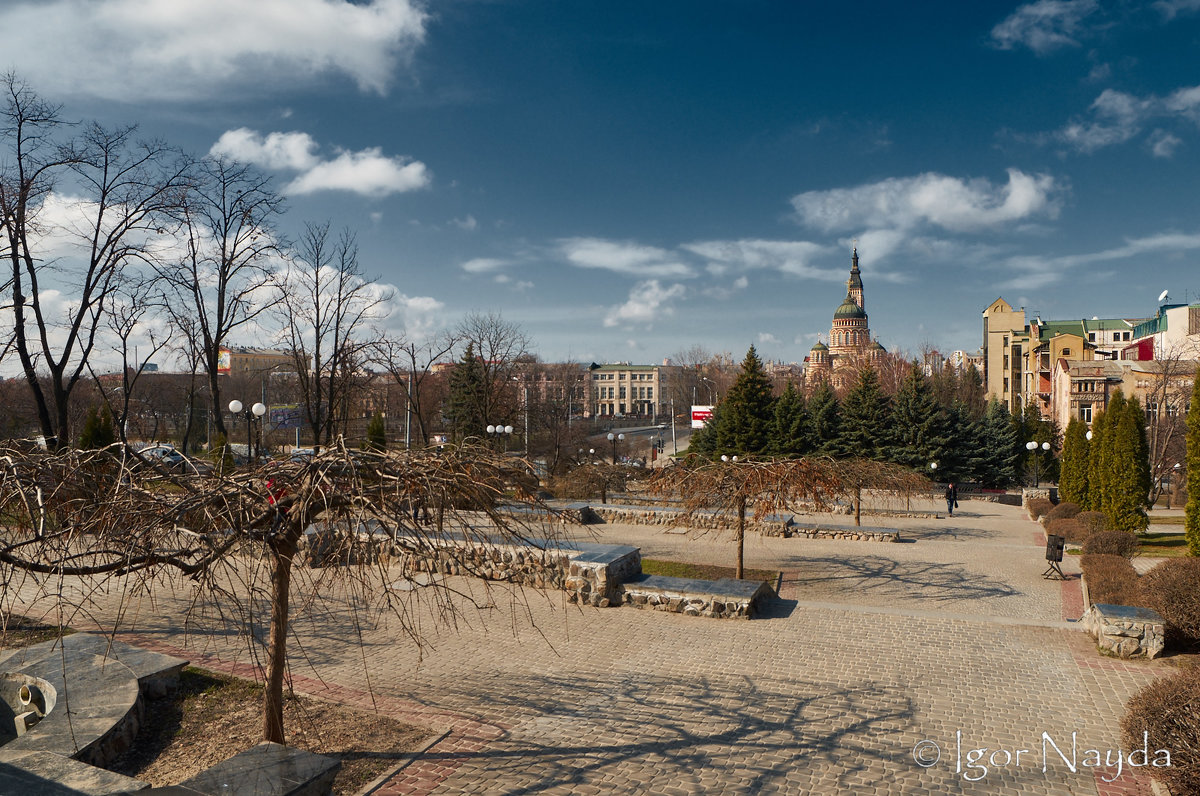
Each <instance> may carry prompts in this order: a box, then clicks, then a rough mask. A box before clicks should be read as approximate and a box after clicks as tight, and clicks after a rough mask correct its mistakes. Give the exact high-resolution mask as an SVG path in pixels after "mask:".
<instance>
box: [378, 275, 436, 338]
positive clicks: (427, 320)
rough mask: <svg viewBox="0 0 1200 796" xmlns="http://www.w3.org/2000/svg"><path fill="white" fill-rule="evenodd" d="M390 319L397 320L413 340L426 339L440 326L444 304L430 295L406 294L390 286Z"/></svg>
mask: <svg viewBox="0 0 1200 796" xmlns="http://www.w3.org/2000/svg"><path fill="white" fill-rule="evenodd" d="M391 289H392V290H393V291H394V293H393V294H392V302H391V310H392V314H391V319H392V320H394V321H398V322H399V323H400V325H401V326H403V328H404V331H405V332H406V333H407V334H408V335H409V336H410V337H411V338H412V339H414V340H428V339H429V338H430V337H432V336H433V335H434V334H435V333H436V332H437V331H438V329H439V328H440V325H439V322H438V321H439V319H440V318H441V317H442V316H443V314H444V312H445V309H446V305H445V304H444V303H443V302H441V301H438V300H437V299H435V298H433V297H431V296H408V295H405V294H404V293H401V292H400V291H399V290H396V289H395V288H391Z"/></svg>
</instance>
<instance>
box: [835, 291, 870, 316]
mask: <svg viewBox="0 0 1200 796" xmlns="http://www.w3.org/2000/svg"><path fill="white" fill-rule="evenodd" d="M865 317H867V313H865V312H863V308H862V307H860V306H858V305H857V304H855V303H854V299H852V298H850V295H849V294H847V295H846V300H845V301H843V302H842V303H841V306H839V307H838V308H837V309H836V310H834V311H833V319H834V320H835V321H836V320H838V319H839V318H865Z"/></svg>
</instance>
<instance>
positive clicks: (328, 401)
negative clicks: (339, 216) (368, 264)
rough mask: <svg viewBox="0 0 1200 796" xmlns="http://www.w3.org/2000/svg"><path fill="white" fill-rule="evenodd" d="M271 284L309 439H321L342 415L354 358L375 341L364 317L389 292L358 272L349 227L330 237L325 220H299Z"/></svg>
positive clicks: (356, 371) (326, 441)
mask: <svg viewBox="0 0 1200 796" xmlns="http://www.w3.org/2000/svg"><path fill="white" fill-rule="evenodd" d="M276 289H277V290H278V291H279V302H278V303H277V304H276V310H277V314H278V316H279V320H280V323H281V325H282V327H283V337H284V340H285V342H286V344H287V346H288V348H289V350H290V351H291V352H292V359H293V362H294V363H295V367H296V382H297V385H298V386H299V388H300V389H299V392H300V401H301V405H302V407H303V411H304V417H305V420H306V422H307V424H308V428H309V431H310V433H311V434H312V441H313V447H314V448H319V447H321V446H328V445H330V444H331V443H332V442H333V438H334V433H335V430H336V429H337V428H338V427H339V424H343V425H344V423H345V419H346V415H345V413H346V407H347V404H348V401H349V398H350V395H351V392H352V390H353V388H354V387H355V385H356V382H357V380H358V378H359V375H360V373H361V367H360V366H361V365H362V364H363V362H364V361H365V359H366V357H367V354H368V352H373V351H375V350H376V348H377V347H376V345H375V341H374V339H373V338H372V337H371V336H369V335H367V334H366V333H367V332H368V329H367V324H368V322H369V321H371V320H372V319H373V318H374V317H375V315H376V313H377V311H378V310H379V308H380V307H381V306H382V305H384V304H385V303H387V301H388V300H389V298H390V296H389V294H388V293H386V292H385V291H382V290H380V289H378V287H377V285H376V283H375V281H374V280H368V279H364V278H363V276H362V272H361V270H360V269H359V265H358V245H357V243H356V242H355V239H354V236H353V234H351V233H350V231H349V230H345V231H343V232H342V233H341V235H340V236H339V237H338V238H337V240H331V238H330V233H329V224H328V223H325V224H309V225H307V226H306V227H305V230H304V234H303V235H302V236H301V239H300V244H299V250H298V251H297V252H296V255H295V257H294V260H293V262H292V263H291V264H290V265H289V267H288V268H287V269H286V270H284V271H281V272H280V273H279V274H278V277H277V281H276Z"/></svg>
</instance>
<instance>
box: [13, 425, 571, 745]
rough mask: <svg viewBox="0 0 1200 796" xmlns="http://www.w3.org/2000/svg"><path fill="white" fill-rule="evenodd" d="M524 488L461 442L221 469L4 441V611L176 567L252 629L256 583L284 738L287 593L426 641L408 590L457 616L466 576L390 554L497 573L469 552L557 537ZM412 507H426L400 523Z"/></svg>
mask: <svg viewBox="0 0 1200 796" xmlns="http://www.w3.org/2000/svg"><path fill="white" fill-rule="evenodd" d="M532 487H536V484H535V483H533V482H532V481H531V479H530V477H529V476H528V470H527V469H526V468H525V467H523V466H522V465H521V463H520V462H518V461H517V460H514V459H510V458H506V457H500V456H496V455H494V454H492V453H491V452H490V451H487V450H483V449H478V448H470V447H461V448H460V447H453V446H447V447H446V448H445V449H444V450H443V451H442V452H440V453H438V452H433V451H425V450H421V451H413V452H406V451H396V452H376V451H368V452H357V451H356V452H354V454H353V455H351V453H350V452H349V451H347V450H346V449H345V448H344V447H343V446H335V447H333V448H331V449H328V450H326V451H324V452H322V453H321V454H320V455H318V456H315V457H313V458H312V459H310V460H308V461H305V462H286V463H275V464H274V465H267V466H266V467H264V468H261V469H241V470H237V471H234V472H233V473H231V474H228V475H222V474H221V471H220V470H216V471H214V472H213V473H211V474H197V473H191V474H180V473H173V472H169V471H167V470H166V469H163V468H161V467H159V466H157V465H155V464H154V463H153V462H148V461H141V460H138V459H137V458H136V455H135V454H130V453H127V452H126V451H125V449H123V448H122V447H121V446H120V445H114V446H110V447H108V448H106V449H102V450H97V451H68V452H63V453H54V452H43V451H36V450H34V451H30V450H27V449H22V448H18V447H6V448H0V505H2V506H3V507H4V510H5V516H6V520H5V523H4V525H3V526H2V528H0V583H3V591H2V592H0V598H2V599H3V600H4V610H5V613H6V614H7V613H9V612H11V611H12V610H13V609H14V608H16V607H17V604H18V603H22V604H24V603H27V602H29V601H34V602H37V601H40V600H46V599H49V600H53V601H55V603H56V604H57V605H58V606H59V608H60V611H61V610H67V611H73V612H85V611H87V610H89V609H87V608H86V606H87V605H88V604H89V602H90V600H89V594H90V593H91V590H98V589H101V588H107V587H108V584H109V579H111V578H113V577H116V576H125V577H124V579H123V580H122V583H123V584H124V585H125V586H126V587H130V584H132V585H133V587H134V588H136V589H141V590H144V591H147V592H150V593H153V591H154V590H155V589H161V588H164V587H171V586H173V585H175V584H173V582H172V579H171V578H170V576H171V575H172V574H175V575H178V576H184V577H185V580H184V581H183V582H184V583H186V584H188V588H190V589H192V590H193V591H194V593H193V595H192V604H193V605H199V604H201V603H202V602H203V600H205V599H211V600H212V602H213V604H215V605H218V606H220V610H222V611H227V610H229V609H230V608H231V607H232V608H233V609H238V610H237V613H236V614H235V617H236V618H237V619H238V621H239V622H240V623H241V626H242V627H243V628H244V631H245V632H246V633H247V634H249V635H250V636H251V637H252V638H253V637H254V636H253V634H252V633H251V628H252V627H253V624H254V619H255V618H256V617H257V616H259V615H260V614H261V611H260V610H259V608H260V607H261V606H259V605H258V604H257V603H256V601H257V600H261V599H263V597H264V595H265V599H266V600H267V602H268V603H269V606H268V608H267V610H268V612H269V616H270V621H269V626H268V632H267V640H266V642H265V646H266V666H265V681H266V688H265V689H264V693H263V739H264V740H268V741H274V742H277V743H283V742H284V727H283V685H284V675H285V672H286V670H287V661H288V648H287V635H288V632H289V626H290V623H291V622H292V620H293V616H292V613H291V595H292V593H293V591H295V593H296V595H297V597H298V599H299V598H303V602H301V603H299V604H300V605H308V604H309V601H311V600H316V599H319V598H320V596H321V595H327V594H329V593H331V592H337V591H338V590H339V588H340V589H342V590H344V591H345V593H346V599H347V600H348V603H349V605H351V606H358V605H368V606H372V607H373V608H374V610H377V611H379V612H390V613H391V614H392V615H393V616H395V617H396V618H397V619H398V620H399V621H400V623H401V626H402V630H403V634H404V635H405V636H407V637H408V638H409V639H410V640H411V641H413V642H415V643H420V642H421V632H422V629H421V627H420V626H419V623H418V621H417V619H416V618H415V617H414V615H413V614H412V613H411V605H410V602H409V601H410V599H413V597H412V595H413V594H414V593H417V592H419V593H420V595H421V599H426V600H429V601H431V602H432V603H433V604H434V606H435V609H436V610H437V611H438V613H437V614H436V615H438V616H441V617H442V618H444V619H446V620H447V621H451V620H452V619H453V615H454V612H456V611H458V610H460V608H459V606H460V605H461V603H460V599H459V598H461V597H462V591H463V590H462V589H456V588H455V585H454V582H453V581H449V580H447V579H445V578H440V579H413V580H409V579H408V577H407V576H406V574H405V573H404V572H398V571H397V569H396V568H392V567H390V566H389V561H390V559H391V557H392V556H399V557H401V558H404V557H418V558H420V557H430V556H434V555H439V554H440V555H441V556H442V557H443V558H446V557H450V558H452V559H453V562H452V563H453V565H454V571H455V572H457V573H460V574H462V575H466V576H480V577H485V576H486V575H491V576H493V577H495V573H492V572H488V573H486V574H485V573H484V572H483V571H481V570H479V569H478V567H479V564H477V563H476V562H477V561H478V559H477V558H475V557H473V556H472V555H471V552H472V551H478V549H479V548H481V547H492V546H495V545H497V544H505V543H521V544H526V545H528V544H530V542H529V541H528V540H529V539H530V538H531V537H536V538H545V539H554V538H555V537H556V536H558V535H561V529H562V527H563V526H562V524H561V522H560V521H558V520H557V518H556V517H554V515H553V513H552V512H549V511H548V510H547V509H545V507H543V506H541V505H540V504H539V503H538V501H537V500H536V498H534V497H533V496H532V494H531V488H532ZM418 508H421V509H424V510H425V511H427V512H428V513H429V514H430V521H429V522H426V523H423V524H417V523H415V522H414V523H411V524H410V523H408V522H407V520H408V518H409V517H412V516H413V515H414V514H415V513H417V509H418ZM531 509H532V510H531ZM306 532H307V533H306ZM306 538H307V539H308V540H309V542H308V544H307V545H304V546H302V540H305V539H306ZM452 539H453V540H454V541H453V542H452ZM318 550H319V552H320V558H319V559H317V558H314V556H315V555H316V553H317V551H318ZM348 562H354V563H348ZM302 564H303V565H305V566H302ZM327 564H335V565H332V566H327ZM23 575H24V576H25V577H22V576H23ZM293 576H296V580H297V583H296V584H295V585H293V583H292V581H293ZM34 592H36V594H35V593H34ZM72 600H73V601H74V602H73V603H72ZM489 604H490V598H485V599H478V598H472V599H471V600H470V601H469V605H473V606H475V607H478V608H483V607H486V606H487V605H489ZM356 610H357V609H356ZM60 615H62V614H61V613H60ZM253 643H256V642H253Z"/></svg>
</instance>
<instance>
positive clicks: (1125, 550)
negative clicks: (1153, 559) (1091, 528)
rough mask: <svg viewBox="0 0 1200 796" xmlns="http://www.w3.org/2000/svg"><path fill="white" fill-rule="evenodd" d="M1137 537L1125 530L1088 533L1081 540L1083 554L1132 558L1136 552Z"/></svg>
mask: <svg viewBox="0 0 1200 796" xmlns="http://www.w3.org/2000/svg"><path fill="white" fill-rule="evenodd" d="M1137 549H1138V540H1137V537H1136V536H1134V535H1133V534H1131V533H1125V531H1099V532H1097V533H1090V534H1088V535H1087V538H1086V539H1085V540H1084V542H1083V554H1084V555H1111V556H1121V557H1122V558H1132V557H1133V554H1134V553H1136V552H1137Z"/></svg>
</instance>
